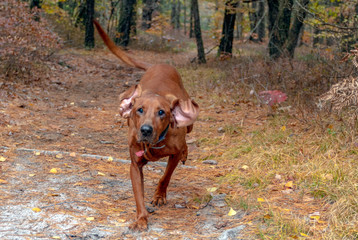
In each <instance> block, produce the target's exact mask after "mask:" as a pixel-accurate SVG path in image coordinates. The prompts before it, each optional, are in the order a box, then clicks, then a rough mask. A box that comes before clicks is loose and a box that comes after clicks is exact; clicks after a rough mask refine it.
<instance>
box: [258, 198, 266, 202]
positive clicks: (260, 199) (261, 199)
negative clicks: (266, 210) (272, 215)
mask: <svg viewBox="0 0 358 240" xmlns="http://www.w3.org/2000/svg"><path fill="white" fill-rule="evenodd" d="M257 201H258V202H265V199H263V198H257Z"/></svg>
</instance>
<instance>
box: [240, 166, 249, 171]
mask: <svg viewBox="0 0 358 240" xmlns="http://www.w3.org/2000/svg"><path fill="white" fill-rule="evenodd" d="M241 169H244V170H247V169H249V166H247V165H243V166H242V167H241Z"/></svg>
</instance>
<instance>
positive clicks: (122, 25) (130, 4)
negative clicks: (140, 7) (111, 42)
mask: <svg viewBox="0 0 358 240" xmlns="http://www.w3.org/2000/svg"><path fill="white" fill-rule="evenodd" d="M135 5H136V0H122V1H121V6H120V18H119V23H118V28H117V31H118V34H119V35H118V36H117V38H116V39H115V42H116V43H117V44H119V45H121V46H124V47H126V46H128V44H129V40H130V33H131V30H132V27H133V25H134V22H135V15H134V13H135V9H134V7H135Z"/></svg>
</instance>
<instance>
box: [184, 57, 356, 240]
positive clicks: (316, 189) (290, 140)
mask: <svg viewBox="0 0 358 240" xmlns="http://www.w3.org/2000/svg"><path fill="white" fill-rule="evenodd" d="M245 52H246V51H242V52H241V53H240V54H241V55H240V59H233V60H230V61H228V62H212V63H209V64H208V65H207V66H203V67H201V66H199V67H195V68H193V67H191V66H184V67H182V68H181V69H180V72H181V74H182V76H183V79H184V82H185V85H186V86H188V87H189V91H190V93H191V95H193V96H195V98H196V100H197V101H198V102H199V104H200V105H201V106H202V113H201V115H200V122H202V124H201V125H200V126H199V127H198V126H197V128H196V129H197V131H199V132H201V133H204V132H205V137H203V134H200V137H199V138H198V139H197V141H196V143H197V144H198V145H199V146H200V148H201V149H202V150H203V151H202V154H201V156H200V157H199V160H200V159H201V160H204V159H216V160H217V161H218V162H219V165H221V166H223V167H224V168H226V173H225V174H223V175H222V176H218V177H215V179H216V181H217V183H218V184H219V185H220V189H222V190H223V191H227V192H228V193H229V194H228V199H229V202H230V204H231V205H232V206H234V207H236V208H240V209H242V210H245V211H249V212H250V213H251V214H252V216H254V217H253V219H251V222H249V226H251V228H249V229H251V230H247V231H248V233H250V234H252V232H254V233H255V234H256V237H258V238H260V239H295V238H299V237H305V238H312V239H357V237H358V231H357V229H358V200H357V199H358V186H357V182H358V168H357V163H358V155H357V153H358V149H357V145H356V143H355V142H354V141H353V142H352V141H351V138H350V137H349V136H351V132H350V129H349V128H347V127H346V126H345V125H344V123H342V121H337V120H335V119H334V118H333V117H330V116H327V115H324V114H323V113H319V112H318V111H316V109H315V101H316V96H317V95H319V94H320V93H322V92H324V91H326V90H327V87H328V86H329V84H330V83H333V82H335V81H337V80H339V78H338V77H337V76H343V75H345V71H340V72H336V71H335V69H329V66H330V65H332V64H334V63H333V61H328V59H327V58H323V57H322V56H321V57H318V56H313V55H312V54H311V55H308V56H304V55H303V53H300V54H301V55H300V59H301V60H296V61H294V62H285V61H282V62H280V63H269V62H265V60H264V59H263V58H262V57H261V58H260V51H259V54H256V55H251V56H249V54H248V53H246V54H245ZM247 56H248V57H247ZM313 58H315V60H316V61H314V59H313ZM302 59H303V60H302ZM323 61H326V62H327V64H326V65H323V64H322V62H323ZM263 89H269V90H273V89H278V90H281V91H283V92H286V93H287V95H288V97H289V100H288V102H286V103H284V106H289V105H291V106H293V107H292V108H291V110H289V111H286V112H277V113H276V114H275V115H274V116H270V117H268V116H267V113H268V112H267V109H266V108H265V106H260V105H259V101H258V99H257V98H256V97H255V94H252V95H250V94H249V92H250V90H253V91H255V92H259V91H260V90H263ZM198 128H199V130H198ZM219 128H222V129H221V130H220V131H219ZM257 199H264V202H261V201H258V200H257ZM250 224H251V225H250ZM250 231H252V232H250Z"/></svg>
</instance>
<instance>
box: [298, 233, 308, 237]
mask: <svg viewBox="0 0 358 240" xmlns="http://www.w3.org/2000/svg"><path fill="white" fill-rule="evenodd" d="M300 235H301V236H302V237H308V235H307V234H304V233H300Z"/></svg>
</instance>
